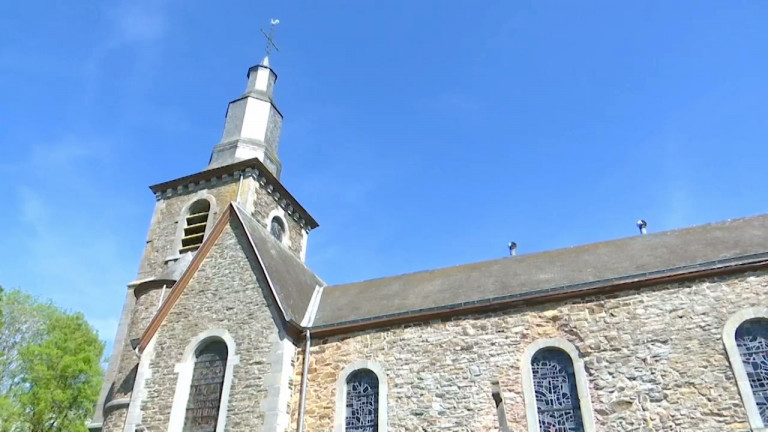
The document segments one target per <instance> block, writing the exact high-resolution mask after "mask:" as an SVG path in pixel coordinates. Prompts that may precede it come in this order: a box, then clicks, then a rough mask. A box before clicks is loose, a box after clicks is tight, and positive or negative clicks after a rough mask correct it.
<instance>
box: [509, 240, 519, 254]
mask: <svg viewBox="0 0 768 432" xmlns="http://www.w3.org/2000/svg"><path fill="white" fill-rule="evenodd" d="M507 247H508V248H509V256H515V255H517V243H515V242H509V244H507Z"/></svg>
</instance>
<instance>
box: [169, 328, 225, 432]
mask: <svg viewBox="0 0 768 432" xmlns="http://www.w3.org/2000/svg"><path fill="white" fill-rule="evenodd" d="M215 339H218V340H222V341H224V343H226V344H227V367H226V370H225V371H224V386H223V387H222V389H221V404H220V405H219V419H218V422H217V423H216V432H224V427H225V426H226V423H227V406H228V402H229V392H230V390H231V389H232V376H233V373H234V369H235V365H236V364H238V363H239V362H240V356H238V355H237V353H236V351H235V348H236V346H235V340H234V339H232V336H231V335H230V334H229V332H228V331H226V330H223V329H213V330H208V331H205V332H203V333H200V334H199V335H197V336H195V337H194V338H192V340H191V341H190V342H189V344H188V345H187V347H186V349H184V355H183V356H182V357H181V359H182V360H181V362H179V363H176V367H175V368H174V371H175V372H176V373H178V374H179V378H178V380H177V381H176V392H175V393H174V396H173V405H172V406H171V420H170V421H169V422H168V432H182V429H183V428H184V416H185V413H186V410H187V401H188V399H189V387H190V385H191V384H192V372H193V370H194V367H195V352H196V351H197V350H198V348H200V347H202V346H203V345H204V344H206V343H208V342H210V341H212V340H215Z"/></svg>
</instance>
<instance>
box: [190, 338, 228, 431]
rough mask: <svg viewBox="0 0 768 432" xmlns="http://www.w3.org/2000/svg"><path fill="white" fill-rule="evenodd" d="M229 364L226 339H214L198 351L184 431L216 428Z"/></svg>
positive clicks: (214, 429) (213, 429)
mask: <svg viewBox="0 0 768 432" xmlns="http://www.w3.org/2000/svg"><path fill="white" fill-rule="evenodd" d="M226 366H227V344H226V343H224V341H221V340H217V341H213V342H210V343H208V344H206V345H205V346H203V347H202V348H201V349H200V350H199V351H198V352H197V355H196V357H195V368H194V369H193V372H192V384H191V386H190V388H189V399H188V400H187V412H186V416H185V418H184V432H215V431H216V424H217V422H218V419H219V409H220V408H221V390H222V388H223V387H224V374H225V372H226Z"/></svg>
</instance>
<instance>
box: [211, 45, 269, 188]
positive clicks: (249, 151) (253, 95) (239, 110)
mask: <svg viewBox="0 0 768 432" xmlns="http://www.w3.org/2000/svg"><path fill="white" fill-rule="evenodd" d="M276 80H277V75H276V74H275V72H274V71H273V70H272V69H271V68H270V67H269V57H264V60H262V61H261V64H259V65H256V66H252V67H251V68H250V69H248V85H247V86H246V88H245V93H243V94H242V96H240V97H239V98H237V99H235V100H233V101H232V102H230V103H229V107H228V108H227V120H226V122H225V124H224V134H223V135H222V137H221V142H219V143H218V144H216V147H214V148H213V153H212V154H211V162H210V163H209V164H208V169H211V168H216V167H220V166H224V165H229V164H232V163H235V162H239V161H241V160H245V159H252V158H259V159H260V160H261V161H262V162H264V165H266V167H267V168H269V170H270V171H271V172H272V174H274V175H275V177H278V178H279V177H280V168H281V165H280V159H278V157H277V147H278V143H279V141H280V129H281V127H282V125H283V115H282V114H280V111H278V109H277V107H276V106H275V102H274V101H273V100H272V93H273V91H274V88H275V81H276Z"/></svg>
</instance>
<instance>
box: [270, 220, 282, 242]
mask: <svg viewBox="0 0 768 432" xmlns="http://www.w3.org/2000/svg"><path fill="white" fill-rule="evenodd" d="M269 232H270V233H272V237H274V238H276V239H277V241H279V242H282V241H283V235H284V234H285V225H284V224H283V221H282V219H280V218H279V217H277V216H275V217H273V218H272V222H271V223H270V224H269Z"/></svg>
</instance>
